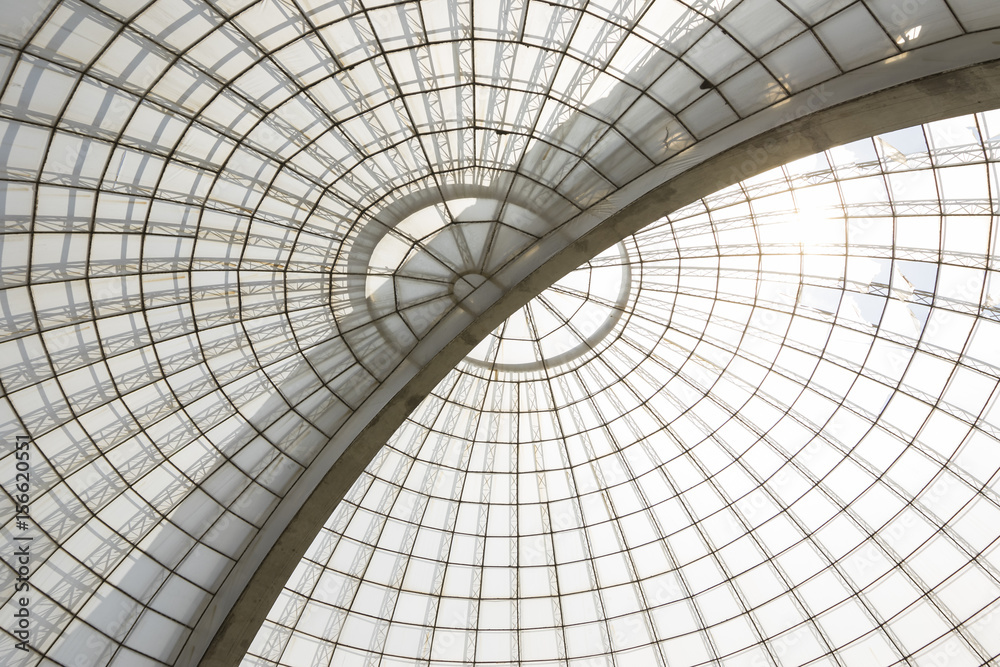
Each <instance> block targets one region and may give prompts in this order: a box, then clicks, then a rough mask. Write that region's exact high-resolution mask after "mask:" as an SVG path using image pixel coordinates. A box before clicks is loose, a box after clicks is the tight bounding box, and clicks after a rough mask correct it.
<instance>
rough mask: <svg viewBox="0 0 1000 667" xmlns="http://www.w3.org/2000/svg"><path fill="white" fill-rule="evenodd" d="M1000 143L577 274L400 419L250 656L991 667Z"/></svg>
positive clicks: (773, 182)
mask: <svg viewBox="0 0 1000 667" xmlns="http://www.w3.org/2000/svg"><path fill="white" fill-rule="evenodd" d="M998 158H1000V113H998V112H991V113H988V114H981V115H977V116H965V117H960V118H955V119H952V120H948V121H943V122H937V123H932V124H928V125H925V126H922V127H921V126H918V127H913V128H909V129H906V130H902V131H899V132H893V133H890V134H886V135H882V136H878V137H875V138H873V139H867V140H864V141H858V142H855V143H852V144H849V145H846V146H842V147H838V148H834V149H832V150H830V151H827V152H825V153H820V154H818V155H814V156H812V157H809V158H806V159H802V160H798V161H796V162H793V163H791V164H788V165H786V166H785V167H783V168H780V169H775V170H772V171H769V172H766V173H763V174H761V175H759V176H757V177H755V178H753V179H750V180H747V181H744V182H742V183H739V184H738V185H736V186H733V187H731V188H727V189H725V190H722V191H720V192H717V193H715V194H714V195H712V196H710V197H706V198H705V199H703V200H700V201H698V202H696V203H694V204H692V205H690V206H688V207H685V208H684V209H682V210H679V211H676V212H674V213H672V214H670V215H668V216H666V217H664V218H663V219H662V220H660V221H658V222H657V223H655V224H653V225H651V226H649V227H648V228H646V229H644V230H642V231H641V232H640V233H638V234H636V235H634V236H632V237H630V238H628V239H627V240H625V241H624V242H623V243H622V244H620V245H619V246H618V247H614V248H611V249H609V250H608V251H606V252H604V253H603V254H601V255H599V256H598V257H596V258H595V259H594V260H593V261H592V262H590V263H588V264H587V265H585V266H582V267H580V268H579V269H577V270H576V271H574V272H572V273H570V274H569V275H568V276H567V277H566V278H564V279H563V280H561V281H559V282H558V283H556V284H555V285H553V286H552V287H551V288H550V289H549V290H547V291H546V292H544V293H543V294H542V295H540V296H539V297H538V298H536V299H535V300H534V301H532V302H531V303H529V304H528V306H526V307H525V308H523V309H522V310H520V311H519V312H517V313H516V314H515V315H513V316H512V317H511V318H509V319H508V320H507V321H506V322H504V324H503V325H502V326H500V327H499V328H498V329H497V330H495V331H494V332H493V334H492V335H491V336H489V337H488V338H487V339H486V340H484V341H483V342H482V344H480V346H479V347H478V348H477V349H476V350H474V351H473V353H472V354H470V355H469V357H468V358H467V359H466V360H465V361H463V362H462V363H461V364H459V365H458V367H456V368H455V369H454V371H452V372H451V373H450V374H449V375H448V376H447V377H446V378H445V379H444V380H443V381H442V382H441V383H440V384H439V385H438V386H437V387H436V388H435V389H434V391H433V392H432V393H431V395H430V396H428V398H427V399H426V400H424V402H423V403H422V404H421V405H420V407H419V408H418V409H417V410H416V411H414V413H413V414H412V415H411V416H410V418H409V419H407V421H406V423H405V424H404V425H403V426H402V427H401V428H400V429H399V430H398V431H397V432H396V434H395V435H394V436H393V438H392V440H391V441H390V442H389V444H388V445H387V446H386V447H385V448H384V449H383V450H382V451H381V452H380V453H379V455H378V456H377V457H376V459H375V460H374V461H373V462H372V463H371V465H369V467H368V469H367V471H366V472H365V474H364V475H363V476H362V477H361V478H360V479H359V480H358V481H357V483H356V484H355V485H354V487H353V488H352V489H351V491H350V493H349V494H348V497H347V498H346V499H345V500H344V501H343V502H342V503H341V504H340V506H339V507H338V508H337V510H336V511H335V512H334V514H333V516H331V517H330V519H329V521H328V522H327V524H326V526H325V527H324V529H323V530H322V531H321V533H320V534H319V536H318V537H317V538H316V539H315V540H314V542H313V544H312V546H311V547H310V548H309V550H308V552H307V554H306V557H305V558H304V559H303V561H302V562H301V564H300V565H299V566H298V568H297V569H296V570H295V573H294V575H293V576H292V577H291V579H290V580H289V581H288V583H287V584H286V586H285V590H284V591H283V592H282V594H281V596H280V597H279V599H278V601H277V602H276V603H275V605H274V607H273V608H272V610H271V612H270V614H269V615H268V620H267V622H266V623H265V625H264V627H263V628H262V629H261V630H260V632H259V633H258V635H257V638H256V640H255V641H254V642H253V644H252V646H251V647H250V650H249V653H248V654H247V656H246V658H245V659H244V661H243V665H246V666H250V665H254V666H257V667H263V666H274V665H288V666H294V665H355V664H357V665H360V664H380V665H413V664H431V665H446V664H477V665H479V664H483V665H489V664H511V663H517V664H532V665H535V664H537V665H667V664H669V665H698V664H713V665H719V664H723V665H773V664H777V665H805V664H810V665H841V666H843V665H890V664H918V665H935V664H950V665H980V664H985V663H987V662H991V661H992V660H993V659H995V658H996V657H997V656H998V655H1000V640H998V638H1000V620H998V618H1000V541H998V538H1000V494H998V490H1000V487H998V479H1000V477H998V475H997V473H998V469H1000V441H998V436H1000V389H998V374H1000V345H998V341H1000V265H998V251H1000V245H998V243H1000V242H998V240H997V239H998V236H1000V227H998V223H997V219H996V218H995V217H993V216H994V215H995V213H996V211H997V207H998V200H997V196H996V194H995V193H996V192H997V187H998V185H1000V179H998V175H1000V164H998V163H997V162H996V160H998ZM621 285H625V287H626V288H625V289H623V290H621V289H619V287H620V286H621ZM595 334H596V335H595Z"/></svg>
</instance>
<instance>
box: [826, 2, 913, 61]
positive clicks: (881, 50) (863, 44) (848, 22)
mask: <svg viewBox="0 0 1000 667" xmlns="http://www.w3.org/2000/svg"><path fill="white" fill-rule="evenodd" d="M816 34H817V35H818V36H819V38H820V40H821V41H822V42H823V44H824V46H826V48H827V49H829V50H830V53H831V55H832V56H833V58H834V60H836V61H837V64H838V65H840V66H841V67H842V68H843V69H845V70H849V69H854V68H855V67H860V66H862V65H867V64H868V63H871V62H875V61H877V60H882V59H883V58H888V57H890V56H892V55H895V54H896V53H897V51H896V47H895V46H893V44H892V41H891V40H890V39H889V38H888V37H887V36H886V34H885V31H884V30H883V29H882V26H881V25H879V24H878V23H877V22H876V21H875V19H874V18H873V17H872V15H871V13H869V11H868V9H867V8H866V7H865V5H863V4H861V3H858V4H855V5H853V6H852V7H849V8H847V9H845V10H844V11H842V12H840V13H839V14H837V15H836V16H833V17H831V18H829V19H827V20H825V21H823V22H822V23H820V24H819V25H818V26H816Z"/></svg>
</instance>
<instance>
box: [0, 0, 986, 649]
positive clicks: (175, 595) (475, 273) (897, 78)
mask: <svg viewBox="0 0 1000 667" xmlns="http://www.w3.org/2000/svg"><path fill="white" fill-rule="evenodd" d="M897 9H898V10H899V11H897ZM760 17H767V20H765V21H761V19H760ZM998 25H1000V17H998V15H997V12H996V8H995V7H993V5H992V3H989V2H984V1H982V0H961V1H959V0H949V1H948V2H946V1H945V0H925V2H921V3H916V4H915V5H914V6H913V7H912V9H910V5H909V4H907V5H905V6H903V7H902V9H900V8H898V7H897V6H896V4H894V3H893V2H882V1H881V0H879V1H878V2H876V1H874V0H871V1H868V0H866V1H864V2H862V1H861V0H856V1H855V2H847V1H840V2H835V3H823V4H817V3H813V2H798V1H796V2H775V1H774V0H742V1H734V2H727V1H725V0H719V1H714V0H713V1H711V2H702V1H701V0H699V1H698V2H690V3H682V2H677V1H675V0H649V1H645V0H643V1H639V2H605V1H604V0H601V1H595V2H588V3H578V2H569V3H558V2H557V3H547V2H535V1H534V0H532V1H526V0H504V1H502V2H494V1H492V0H486V1H483V2H479V1H478V0H477V1H476V2H471V1H463V0H431V1H429V2H402V3H382V2H359V1H354V0H350V1H348V2H342V1H337V2H325V1H323V0H280V1H279V0H218V1H214V0H213V1H208V0H146V1H143V2H123V1H121V0H106V1H97V0H37V1H25V2H17V3H8V5H5V6H4V9H3V12H0V207H2V221H3V229H2V231H3V234H2V263H0V288H2V289H0V308H2V317H0V324H2V331H0V424H2V425H3V426H2V433H3V434H5V435H6V434H11V433H22V434H28V435H30V436H31V438H32V439H33V442H34V446H35V452H36V453H37V457H36V459H35V460H36V467H35V469H34V472H33V479H34V482H33V483H34V484H35V487H34V496H33V497H34V499H35V501H34V505H33V517H34V518H35V519H36V524H35V530H36V531H37V533H36V538H35V539H36V541H35V547H36V551H35V552H34V553H35V555H36V557H37V558H36V560H34V563H35V566H36V570H35V571H34V575H33V577H34V578H33V585H34V587H35V591H36V595H37V598H36V600H37V604H36V605H35V606H34V608H33V613H34V617H33V618H34V619H35V623H36V625H35V626H34V628H35V634H34V639H33V646H34V648H35V649H36V652H34V653H31V654H29V655H27V656H25V655H22V654H21V653H19V652H18V653H15V652H14V651H15V649H14V648H12V646H13V641H12V640H13V637H12V636H11V635H10V633H9V630H8V629H7V628H6V626H5V628H4V629H3V631H2V634H0V661H4V662H14V663H15V664H25V665H35V664H40V663H46V664H49V663H54V664H77V663H82V662H85V663H86V664H88V665H112V664H114V665H122V664H124V665H141V664H153V665H155V664H160V665H162V664H172V663H177V662H182V663H183V662H195V661H197V659H198V658H199V656H201V655H202V654H203V652H204V651H205V649H206V647H207V646H208V644H209V642H210V641H211V639H212V637H213V636H215V634H216V630H217V629H218V627H219V624H220V623H221V619H223V618H225V617H226V614H227V612H228V610H229V609H230V608H231V607H232V605H233V604H234V602H235V601H236V599H237V598H238V596H239V595H240V594H241V593H242V592H243V591H244V590H245V587H246V585H247V582H248V580H249V578H250V576H251V574H252V573H253V572H254V571H255V569H256V567H257V565H258V564H259V563H260V562H261V559H262V558H264V556H265V555H266V554H267V553H269V552H270V550H271V548H272V547H273V546H274V545H275V544H277V543H278V541H279V538H280V537H282V536H286V535H287V533H286V529H287V526H288V525H289V521H290V520H291V517H292V516H294V515H295V514H296V512H297V511H298V509H299V508H300V507H302V505H303V503H304V502H305V500H306V499H307V498H308V497H309V495H310V493H311V492H312V490H313V489H315V488H316V486H317V484H318V482H319V480H320V479H321V478H322V477H323V475H324V473H325V472H327V471H328V470H329V469H330V468H331V466H332V465H333V463H334V462H335V461H336V460H338V456H339V455H340V454H341V453H342V452H345V451H346V450H347V449H348V447H349V445H350V443H352V442H354V440H355V438H356V436H357V434H358V433H359V432H360V431H361V430H362V429H363V428H364V426H365V425H366V424H368V423H370V420H371V419H373V418H374V415H377V414H378V412H379V410H380V409H382V407H384V406H385V405H387V404H388V402H389V401H390V400H391V399H392V397H393V396H395V395H397V394H398V393H399V391H400V387H402V386H405V385H406V383H407V381H408V378H407V376H406V374H407V373H411V374H412V373H413V372H416V371H414V370H413V369H415V368H420V367H422V365H423V364H425V363H426V360H427V359H429V358H430V357H431V356H433V353H434V352H435V351H436V350H437V349H440V346H441V345H445V344H447V342H448V341H449V340H450V339H451V337H450V336H448V335H445V334H447V332H445V334H442V331H441V330H439V329H435V327H437V326H438V325H439V324H441V323H442V322H446V320H447V318H448V317H449V316H450V315H452V314H455V313H461V314H466V313H481V312H484V311H485V309H486V308H487V307H488V306H489V304H490V303H492V301H493V300H494V299H495V298H497V294H500V293H502V292H503V291H504V290H510V289H512V288H513V286H514V285H516V284H518V283H519V282H520V280H521V278H523V277H524V276H525V275H527V274H528V273H529V272H530V271H531V270H533V269H534V268H536V267H538V266H543V265H544V264H545V262H546V260H547V258H549V257H551V256H553V255H554V254H555V253H556V252H558V251H559V249H561V248H564V247H565V246H566V245H567V244H569V243H571V242H573V240H574V239H577V238H579V237H580V235H581V234H583V233H585V232H586V231H587V230H590V229H592V228H594V227H595V226H596V225H598V224H599V223H600V222H601V221H603V220H604V219H605V218H607V217H608V216H609V215H611V214H613V213H614V212H615V211H617V210H618V209H620V208H621V207H622V206H624V205H626V204H628V203H629V202H631V201H634V200H635V199H636V198H637V197H639V196H641V195H642V194H644V193H646V192H649V191H650V189H651V188H653V187H655V186H656V185H658V184H660V183H662V182H664V181H665V180H667V179H668V178H670V177H672V176H674V175H676V174H680V173H684V172H685V171H686V170H687V169H689V168H690V167H691V166H692V165H695V164H700V163H702V162H703V161H704V160H705V159H707V158H709V157H711V156H712V155H715V154H718V153H719V152H720V151H722V150H724V149H725V148H727V147H730V146H733V145H735V144H737V143H739V142H740V141H742V140H743V139H745V138H747V137H750V136H754V135H757V134H759V133H760V132H763V131H765V130H767V129H769V128H773V127H775V126H778V125H780V124H781V123H783V122H785V121H787V120H789V119H790V118H794V117H797V116H801V115H803V114H806V113H810V112H812V111H815V110H817V109H820V108H824V107H830V106H832V105H834V104H836V103H838V102H840V101H843V100H848V99H853V98H857V97H859V96H862V95H865V94H867V93H870V92H873V91H877V90H881V89H885V88H887V87H889V86H893V85H895V84H898V83H903V82H906V81H912V80H914V79H918V78H920V77H923V76H927V75H930V74H934V73H939V72H943V71H948V70H951V69H954V68H959V67H965V66H968V65H971V64H974V63H979V62H982V61H987V60H989V59H992V58H994V56H995V45H994V41H996V40H997V39H998V37H997V35H996V34H994V33H995V32H996V29H997V26H998ZM861 36H864V38H862V37H861ZM470 200H471V203H470ZM491 206H492V207H493V208H490V207H491ZM413 216H417V217H416V218H413ZM435 216H436V217H435ZM387 239H388V240H387ZM380 244H381V245H380ZM477 244H479V245H477ZM390 273H391V279H390ZM480 277H481V278H482V281H481V282H480V280H479V278H480ZM477 283H478V284H477ZM470 317H472V316H471V315H470ZM448 331H451V330H450V329H449V330H448ZM431 332H435V334H436V335H437V336H438V338H435V339H434V341H433V345H432V344H431V343H430V342H427V339H428V337H429V336H432V334H431ZM439 340H440V342H439ZM422 342H424V343H426V344H425V345H424V346H423V347H421V343H422ZM434 345H437V346H438V347H437V348H435V347H434ZM8 456H9V454H6V453H5V454H4V457H8ZM6 460H7V459H6V458H4V459H0V461H6ZM2 465H6V463H3V464H2ZM2 498H3V502H4V503H6V504H5V507H7V506H9V505H7V504H9V503H10V502H11V500H12V498H11V497H10V496H9V495H6V494H5V495H3V496H2ZM4 516H8V514H6V513H5V514H4ZM12 530H13V529H12V528H11V526H10V525H7V524H5V525H4V527H3V531H5V532H4V535H5V539H6V538H7V537H10V536H11V531H12ZM3 567H5V568H8V566H6V565H5V566H3ZM3 571H4V572H5V573H7V574H10V572H11V570H10V569H9V568H8V569H5V570H3ZM10 581H11V579H10V578H9V577H7V578H5V579H3V582H4V587H3V588H2V590H3V593H4V598H3V601H4V604H5V605H6V606H5V607H4V609H6V610H10V608H11V606H12V605H14V604H15V602H14V596H13V589H12V586H10V585H9V582H10ZM5 613H6V612H5Z"/></svg>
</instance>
